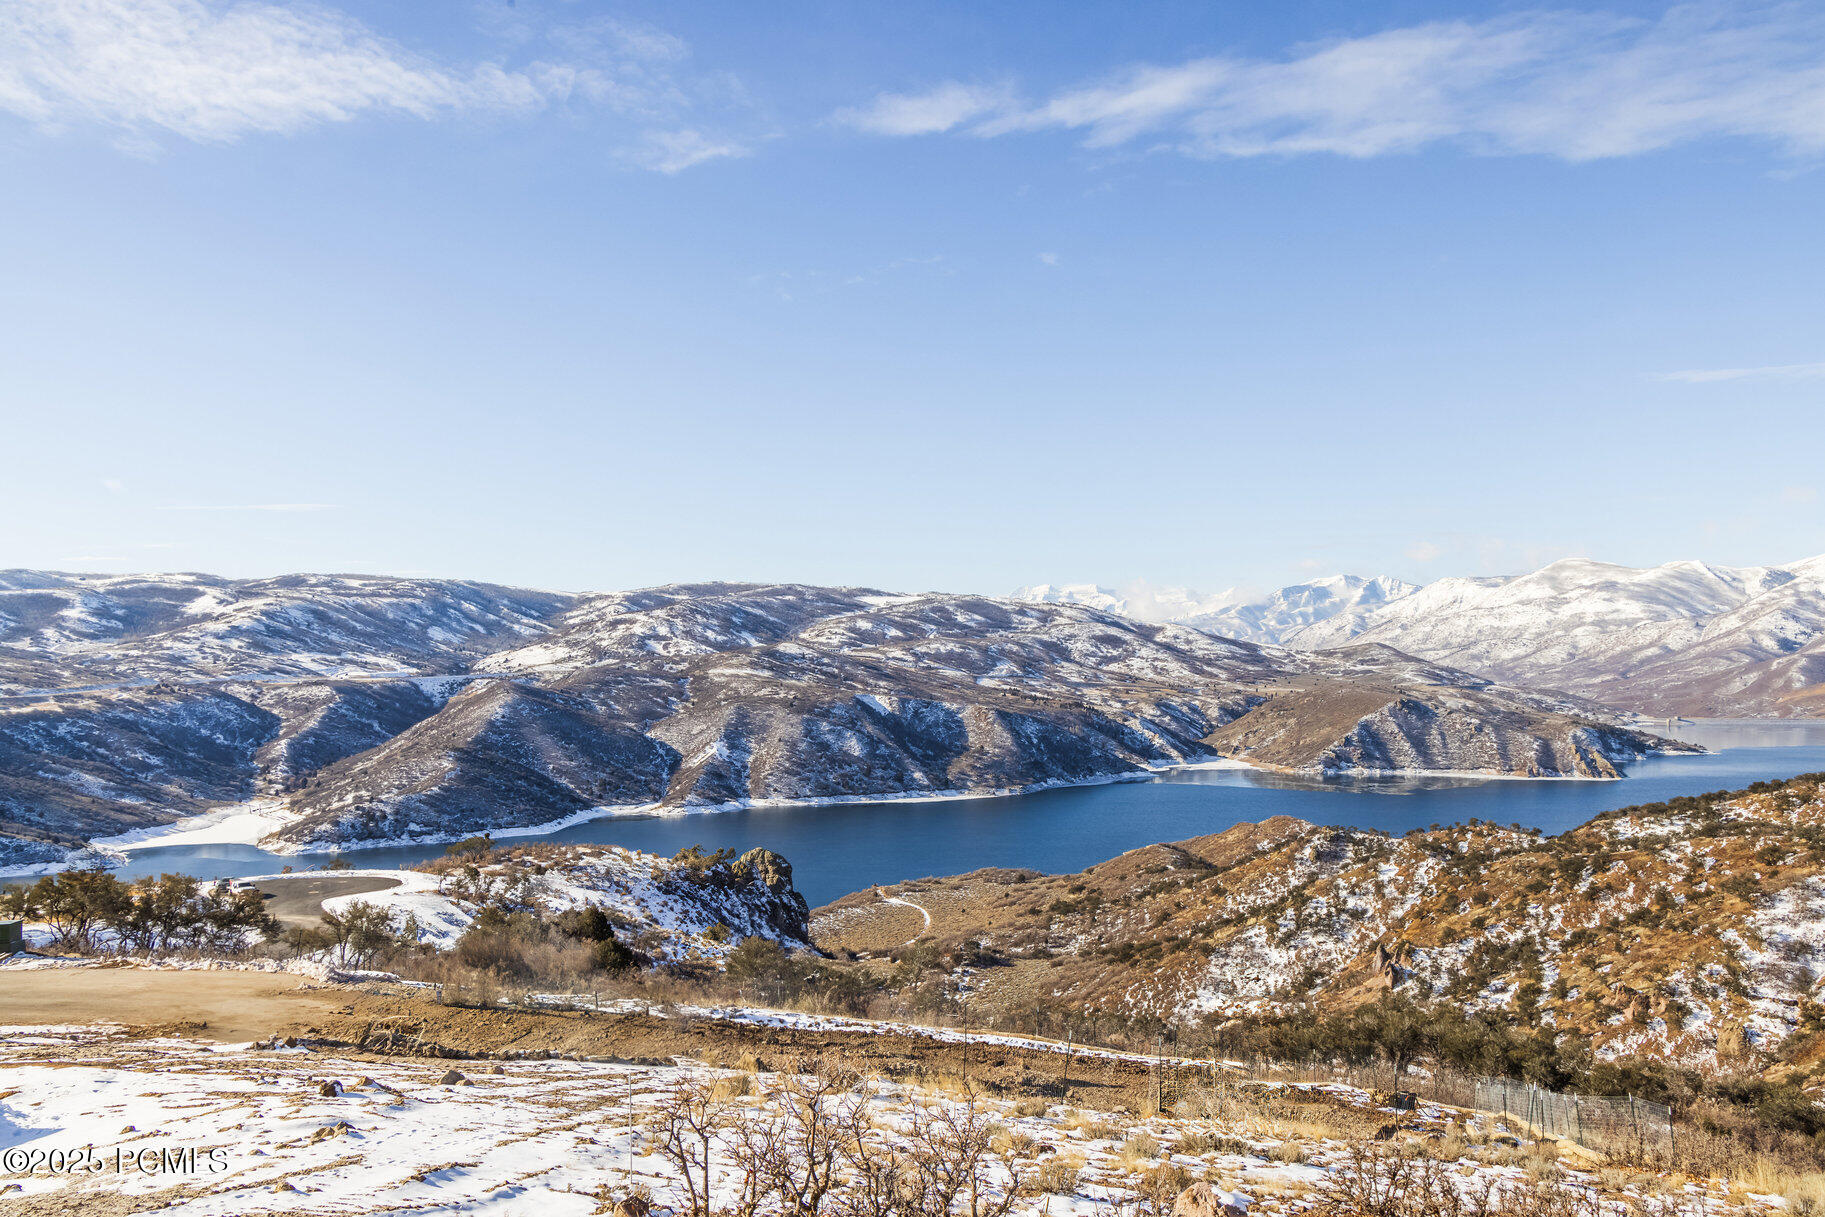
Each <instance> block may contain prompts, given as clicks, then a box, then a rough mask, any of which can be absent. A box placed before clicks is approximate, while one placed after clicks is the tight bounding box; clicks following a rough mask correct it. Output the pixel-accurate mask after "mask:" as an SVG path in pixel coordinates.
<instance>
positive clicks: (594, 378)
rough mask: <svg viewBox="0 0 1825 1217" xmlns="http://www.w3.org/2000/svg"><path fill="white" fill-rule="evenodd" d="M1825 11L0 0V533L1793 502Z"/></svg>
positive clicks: (1188, 562) (863, 534)
mask: <svg viewBox="0 0 1825 1217" xmlns="http://www.w3.org/2000/svg"><path fill="white" fill-rule="evenodd" d="M1822 156H1825V10H1821V9H1820V8H1819V7H1818V6H1817V5H1816V4H1806V5H1787V6H1782V5H1774V6H1766V5H1744V4H1708V3H1707V4H1697V5H1685V6H1674V7H1668V6H1665V5H1645V4H1631V5H1613V6H1608V7H1602V8H1558V7H1545V8H1536V7H1518V6H1472V5H1441V4H1425V3H1394V4H1386V3H1379V4H1378V3H1350V4H1344V3H1303V4H1302V3H1289V4H1284V5H1228V6H1219V5H1211V4H1189V3H1184V4H1179V3H1158V4H1150V3H1135V4H1127V5H1101V4H1056V3H1045V4H1014V3H1008V4H997V5H966V4H956V5H935V4H873V3H844V4H834V3H832V4H817V3H780V4H773V5H749V4H733V3H731V4H691V3H672V4H657V3H649V4H632V5H619V4H603V3H596V2H595V0H521V2H520V3H517V4H513V5H508V4H504V3H500V2H498V0H478V2H474V3H468V2H464V0H452V2H450V3H443V2H439V3H430V2H424V3H405V2H404V0H373V2H370V3H365V4H354V3H349V4H345V5H344V6H343V7H333V6H327V5H270V4H228V3H217V2H213V0H211V2H204V0H9V3H8V4H6V5H4V6H0V421H4V431H3V432H0V434H4V435H5V436H6V437H7V439H8V441H9V442H8V445H7V446H8V448H9V449H10V453H9V459H8V460H7V461H6V466H5V467H6V469H7V476H6V477H5V478H4V479H0V543H3V544H0V565H21V566H38V567H53V568H62V569H76V570H146V569H163V570H212V571H219V572H223V573H229V574H262V573H274V572H279V571H285V570H298V569H314V570H346V571H355V572H380V571H391V572H407V573H428V574H439V575H460V576H468V577H476V578H487V579H495V580H500V581H503V582H513V583H528V584H537V585H545V586H555V587H566V588H608V587H624V586H635V585H644V584H650V583H656V582H663V581H669V580H674V579H701V578H739V579H801V580H807V581H816V582H829V583H839V582H840V583H868V584H875V585H881V586H888V587H893V588H907V589H921V588H945V589H956V590H981V591H992V592H1000V591H1005V590H1007V589H1008V588H1011V587H1012V586H1014V585H1016V584H1020V583H1027V582H1035V581H1041V580H1066V579H1082V580H1095V581H1100V582H1104V583H1110V584H1124V583H1127V582H1128V581H1130V580H1133V579H1137V578H1144V579H1148V580H1151V581H1154V582H1156V583H1167V584H1189V585H1191V586H1194V587H1199V588H1203V589H1206V590H1215V589H1218V588H1222V587H1227V586H1231V585H1235V584H1242V585H1249V586H1257V587H1268V586H1276V585H1279V584H1282V583H1287V582H1294V581H1297V580H1299V579H1302V578H1306V577H1309V576H1311V575H1313V574H1321V573H1328V572H1331V571H1335V570H1352V571H1360V572H1365V573H1383V572H1385V573H1392V574H1398V575H1401V576H1403V577H1406V578H1409V579H1414V580H1421V581H1423V580H1426V579H1430V578H1435V577H1438V576H1440V575H1444V574H1457V573H1493V572H1503V571H1514V570H1520V569H1525V568H1529V567H1532V566H1535V565H1539V564H1541V563H1543V562H1545V561H1549V560H1551V559H1553V558H1556V557H1561V556H1564V555H1567V554H1584V555H1588V556H1592V557H1598V558H1604V559H1609V560H1614V561H1621V562H1627V563H1631V564H1649V563H1655V562H1661V561H1667V560H1672V559H1677V558H1686V557H1699V558H1704V559H1707V560H1711V561H1717V562H1728V563H1759V562H1777V561H1783V560H1788V559H1794V558H1799V557H1803V556H1808V555H1811V554H1815V553H1819V552H1825V497H1822V494H1821V492H1822V491H1825V474H1822V473H1821V468H1822V467H1825V465H1822V462H1821V460H1820V452H1821V441H1825V422H1821V419H1822V418H1825V291H1822V290H1821V283H1825V174H1822V173H1821V171H1820V170H1821V165H1820V162H1821V158H1822Z"/></svg>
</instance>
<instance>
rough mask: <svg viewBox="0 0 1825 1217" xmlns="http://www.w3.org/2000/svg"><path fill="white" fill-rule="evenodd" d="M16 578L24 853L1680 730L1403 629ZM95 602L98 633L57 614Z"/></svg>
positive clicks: (1594, 768)
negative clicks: (1225, 630) (231, 812)
mask: <svg viewBox="0 0 1825 1217" xmlns="http://www.w3.org/2000/svg"><path fill="white" fill-rule="evenodd" d="M8 582H9V586H10V592H9V595H11V594H16V595H17V596H18V597H20V598H22V602H23V603H24V604H27V605H29V606H31V613H30V614H29V615H28V614H27V613H26V612H25V611H23V610H22V609H21V608H20V607H19V605H20V603H21V601H19V600H14V601H9V600H6V599H4V598H0V604H5V605H7V606H8V617H9V622H10V624H9V626H7V627H6V633H5V635H4V636H5V638H6V639H7V645H6V646H4V647H0V865H5V864H6V861H7V857H6V856H7V855H11V856H12V858H13V859H15V860H24V859H27V858H31V857H39V858H43V857H50V856H56V855H57V854H58V853H59V852H60V851H61V850H63V849H66V848H68V847H70V846H72V845H74V844H78V843H80V841H82V840H83V839H92V838H96V837H105V836H110V835H115V834H118V833H121V832H124V831H128V830H133V829H138V828H145V827H149V826H153V825H157V824H161V823H166V822H169V821H171V820H174V819H177V818H179V817H181V816H183V815H186V814H189V813H194V812H198V811H205V810H209V809H212V808H215V807H219V806H221V805H223V804H229V803H243V802H247V801H249V800H257V801H258V807H257V810H258V812H259V814H260V815H261V816H262V817H264V820H265V822H269V823H271V824H272V825H273V826H274V827H273V830H272V832H273V835H272V836H271V837H269V843H271V844H273V845H276V846H279V847H289V848H314V847H332V846H336V845H338V844H343V843H356V842H362V841H377V840H387V839H396V838H407V837H427V836H428V837H445V838H448V837H451V836H464V835H467V834H470V833H474V832H480V831H484V830H487V829H490V828H505V827H523V826H529V825H536V824H542V823H547V822H550V821H553V820H557V819H561V818H565V817H569V816H572V815H576V814H578V813H582V812H587V811H589V810H591V809H594V808H599V807H605V806H621V807H625V806H640V805H652V804H656V805H659V806H661V807H678V808H682V807H687V806H693V805H696V806H704V805H717V804H726V803H740V802H746V801H767V800H808V799H831V798H883V797H893V796H905V795H918V794H930V793H938V792H951V791H992V790H1008V789H1018V788H1027V787H1033V786H1041V785H1068V784H1074V783H1081V782H1088V781H1098V780H1107V779H1109V778H1118V777H1123V776H1140V775H1141V774H1143V773H1145V772H1146V771H1147V769H1148V767H1150V766H1156V765H1161V764H1170V763H1174V762H1179V761H1187V760H1203V759H1210V758H1213V757H1216V756H1240V757H1247V758H1248V759H1250V760H1252V761H1255V762H1259V763H1262V764H1268V765H1273V766H1279V767H1284V768H1289V769H1325V770H1345V769H1376V770H1385V769H1464V770H1479V771H1487V772H1492V773H1504V774H1540V775H1545V774H1584V775H1596V776H1611V775H1614V774H1615V773H1617V772H1618V771H1619V770H1620V767H1621V766H1622V765H1624V764H1626V763H1627V761H1628V760H1629V759H1631V758H1632V757H1635V756H1638V755H1640V754H1641V753H1642V752H1643V751H1644V750H1647V749H1650V748H1655V747H1659V746H1661V745H1662V743H1663V741H1657V740H1655V739H1653V738H1652V737H1649V736H1646V735H1643V734H1641V733H1639V732H1633V731H1629V730H1626V729H1624V728H1622V727H1621V726H1619V725H1618V724H1617V723H1616V721H1615V719H1614V716H1613V715H1611V714H1610V713H1609V712H1607V711H1605V710H1603V709H1602V708H1600V707H1597V706H1595V705H1594V704H1592V703H1588V702H1583V701H1579V700H1578V699H1575V698H1567V697H1564V696H1561V695H1557V694H1550V695H1543V694H1536V693H1531V692H1527V691H1524V690H1519V689H1513V688H1506V687H1503V686H1501V685H1498V684H1495V683H1492V682H1490V681H1488V680H1485V679H1482V678H1480V677H1473V676H1468V675H1466V674H1464V673H1461V672H1456V671H1453V670H1451V669H1449V668H1446V667H1443V666H1441V665H1438V664H1433V663H1428V662H1424V661H1420V660H1415V659H1413V658H1411V657H1409V656H1406V655H1402V654H1400V653H1398V652H1396V651H1393V650H1390V649H1388V648H1386V647H1381V646H1346V647H1342V648H1337V649H1334V650H1328V651H1324V652H1300V651H1290V650H1285V649H1282V648H1278V647H1267V646H1261V645H1257V644H1254V643H1249V642H1241V641H1235V640H1231V639H1225V638H1219V637H1216V636H1214V635H1212V634H1210V633H1207V632H1204V631H1202V630H1197V629H1193V628H1190V627H1188V626H1182V625H1157V624H1149V623H1143V622H1138V621H1135V620H1133V619H1131V618H1128V617H1124V616H1120V615H1117V614H1114V613H1109V612H1105V611H1101V610H1098V609H1092V608H1086V607H1082V606H1080V605H1074V604H1042V603H1032V602H1022V601H1014V600H1001V599H994V598H990V597H983V596H968V595H946V594H938V593H932V594H925V595H912V596H906V595H894V594H890V593H886V592H880V591H875V590H871V589H867V588H829V587H809V586H802V585H797V584H775V585H754V584H726V583H707V584H691V585H674V586H669V587H660V588H649V589H645V590H642V591H635V592H617V593H609V594H603V595H594V596H557V595H553V594H547V593H536V592H517V591H514V590H513V589H505V588H488V587H486V586H484V585H478V584H466V583H445V582H441V581H424V582H412V581H397V580H373V581H360V580H350V579H342V578H335V579H330V578H318V577H300V578H298V579H295V580H280V581H262V582H260V583H259V584H250V583H238V582H235V581H230V580H207V579H206V578H205V577H201V576H182V577H178V578H176V579H173V580H169V581H161V580H159V579H157V578H151V579H141V580H133V581H118V580H110V581H103V585H101V586H96V585H93V581H90V582H84V581H81V580H74V579H72V578H71V577H67V576H48V577H40V576H28V575H13V576H9V579H8ZM199 602H201V603H199ZM222 606H225V607H222ZM77 612H80V613H81V614H82V615H83V616H84V621H85V623H84V624H83V625H82V626H81V629H80V631H77V630H74V629H73V628H71V627H69V626H67V625H61V624H58V623H59V622H64V621H66V620H67V618H68V616H69V615H72V614H75V613H77ZM8 690H10V692H9V691H8ZM250 810H253V809H250ZM9 837H10V838H12V839H11V840H10V841H9V839H8V838H9Z"/></svg>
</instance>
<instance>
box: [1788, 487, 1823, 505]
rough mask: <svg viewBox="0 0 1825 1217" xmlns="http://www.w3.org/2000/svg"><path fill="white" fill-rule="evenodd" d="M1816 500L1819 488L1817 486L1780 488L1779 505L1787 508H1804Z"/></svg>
mask: <svg viewBox="0 0 1825 1217" xmlns="http://www.w3.org/2000/svg"><path fill="white" fill-rule="evenodd" d="M1818 498H1819V488H1818V487H1817V486H1783V487H1781V503H1782V505H1784V506H1787V507H1804V506H1805V505H1806V504H1808V503H1816V502H1817V501H1818Z"/></svg>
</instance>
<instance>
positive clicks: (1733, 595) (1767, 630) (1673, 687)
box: [1168, 557, 1825, 716]
mask: <svg viewBox="0 0 1825 1217" xmlns="http://www.w3.org/2000/svg"><path fill="white" fill-rule="evenodd" d="M1168 619H1170V620H1173V621H1177V622H1179V623H1181V624H1185V625H1191V626H1194V627H1196V628H1198V629H1204V630H1209V631H1211V632H1213V633H1217V634H1222V635H1225V636H1229V637H1238V638H1247V639H1250V640H1253V641H1257V642H1264V643H1270V644H1277V645H1281V646H1288V647H1294V648H1298V649H1302V650H1324V649H1327V648H1332V647H1338V646H1344V645H1349V644H1358V643H1380V644H1382V645H1384V646H1389V647H1393V648H1394V649H1396V650H1399V651H1403V652H1405V653H1407V654H1409V655H1416V656H1420V657H1422V658H1425V659H1429V660H1432V661H1434V662H1437V663H1443V664H1448V665H1450V666H1451V667H1454V668H1460V669H1462V670H1464V671H1469V672H1477V673H1480V674H1482V675H1484V676H1488V677H1490V678H1492V679H1495V680H1501V681H1507V682H1512V683H1515V684H1520V685H1525V686H1527V687H1529V688H1549V689H1563V690H1566V691H1567V692H1571V693H1576V694H1578V695H1580V696H1583V697H1589V698H1592V699H1594V700H1598V701H1602V702H1606V703H1608V704H1611V705H1616V706H1621V707H1624V708H1627V709H1631V710H1639V711H1643V712H1645V713H1650V714H1657V715H1660V714H1666V715H1671V714H1683V715H1694V716H1735V715H1751V716H1753V715H1777V716H1778V715H1822V714H1825V557H1821V558H1813V559H1809V560H1807V561H1804V562H1796V563H1791V564H1789V565H1787V566H1781V567H1764V566H1752V567H1727V566H1712V565H1708V564H1706V563H1703V562H1670V563H1667V564H1666V565H1664V566H1656V567H1650V568H1646V569H1637V568H1633V567H1626V566H1617V565H1614V564H1612V563H1607V562H1593V561H1590V560H1588V559H1583V558H1568V559H1565V560H1563V561H1560V562H1554V563H1552V564H1551V565H1549V566H1546V567H1543V568H1541V569H1540V570H1537V571H1534V572H1532V573H1531V574H1525V575H1509V576H1496V577H1487V578H1448V579H1440V580H1438V581H1437V582H1435V583H1429V584H1427V585H1425V586H1424V587H1419V588H1416V587H1413V586H1412V585H1410V584H1406V583H1402V582H1400V581H1399V580H1392V579H1364V578H1361V577H1359V576H1354V575H1340V576H1334V577H1332V578H1330V579H1320V580H1316V581H1314V582H1312V583H1302V584H1298V585H1295V586H1293V587H1288V588H1282V589H1281V590H1280V591H1278V592H1275V593H1273V594H1271V595H1269V596H1265V597H1258V598H1255V599H1252V600H1249V601H1246V602H1243V603H1239V604H1236V605H1233V606H1229V607H1225V608H1222V609H1220V610H1216V611H1206V612H1197V613H1185V614H1182V615H1172V616H1170V617H1169V618H1168Z"/></svg>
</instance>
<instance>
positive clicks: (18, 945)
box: [0, 921, 25, 955]
mask: <svg viewBox="0 0 1825 1217" xmlns="http://www.w3.org/2000/svg"><path fill="white" fill-rule="evenodd" d="M23 950H25V923H24V922H23V921H0V955H11V954H12V953H13V952H14V951H23Z"/></svg>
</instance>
